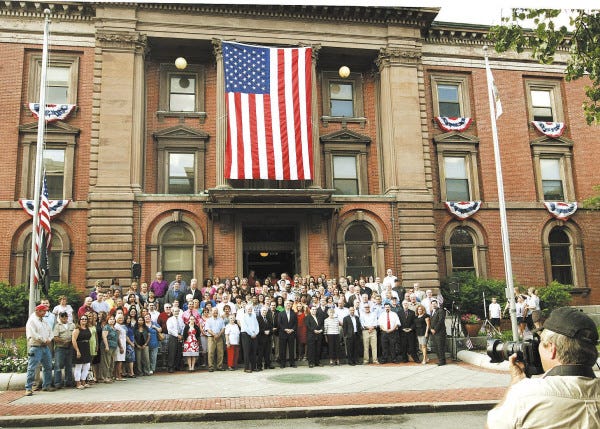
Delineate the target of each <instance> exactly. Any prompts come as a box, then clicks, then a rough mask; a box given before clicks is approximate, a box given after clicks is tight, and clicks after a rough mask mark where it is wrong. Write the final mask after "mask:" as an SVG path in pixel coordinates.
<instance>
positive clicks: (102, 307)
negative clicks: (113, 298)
mask: <svg viewBox="0 0 600 429" xmlns="http://www.w3.org/2000/svg"><path fill="white" fill-rule="evenodd" d="M92 310H94V311H95V312H96V313H100V312H101V311H104V312H105V313H106V314H108V313H109V312H110V306H109V305H108V303H107V302H106V301H104V294H103V293H102V292H98V294H97V295H96V301H94V302H92Z"/></svg>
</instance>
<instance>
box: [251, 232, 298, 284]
mask: <svg viewBox="0 0 600 429" xmlns="http://www.w3.org/2000/svg"><path fill="white" fill-rule="evenodd" d="M242 238H243V243H244V245H243V246H244V275H247V274H248V273H249V272H250V270H254V272H255V273H256V278H258V279H260V280H261V281H262V280H263V279H264V278H265V277H267V276H270V275H271V274H272V273H275V275H276V276H277V277H279V276H280V275H281V273H283V272H286V273H290V274H293V273H295V272H296V267H297V266H298V260H297V258H298V255H299V251H298V241H299V240H298V231H297V228H296V227H293V226H261V227H256V226H244V227H243V232H242Z"/></svg>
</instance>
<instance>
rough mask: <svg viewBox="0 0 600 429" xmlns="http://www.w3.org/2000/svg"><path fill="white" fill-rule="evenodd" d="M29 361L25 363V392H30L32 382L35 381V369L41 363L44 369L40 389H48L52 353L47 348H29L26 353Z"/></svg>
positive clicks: (50, 382) (50, 377)
mask: <svg viewBox="0 0 600 429" xmlns="http://www.w3.org/2000/svg"><path fill="white" fill-rule="evenodd" d="M27 356H28V357H29V361H28V362H27V381H26V382H25V390H31V388H32V386H33V380H34V379H35V369H36V367H37V366H38V365H39V364H40V363H41V364H42V368H43V369H44V381H43V383H42V388H46V387H50V385H51V384H52V353H50V347H48V346H43V347H41V346H31V347H30V348H29V352H28V353H27Z"/></svg>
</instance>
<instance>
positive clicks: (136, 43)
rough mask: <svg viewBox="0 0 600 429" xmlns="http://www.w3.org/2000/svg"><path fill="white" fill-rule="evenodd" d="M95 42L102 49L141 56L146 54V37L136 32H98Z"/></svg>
mask: <svg viewBox="0 0 600 429" xmlns="http://www.w3.org/2000/svg"><path fill="white" fill-rule="evenodd" d="M96 40H97V41H98V42H99V45H100V46H101V47H102V49H108V50H119V51H128V50H129V51H134V52H135V53H137V54H143V55H145V54H146V53H147V52H148V37H147V36H146V35H145V34H141V33H138V32H130V31H127V32H120V31H99V32H97V33H96Z"/></svg>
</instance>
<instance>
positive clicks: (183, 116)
mask: <svg viewBox="0 0 600 429" xmlns="http://www.w3.org/2000/svg"><path fill="white" fill-rule="evenodd" d="M206 116H207V115H206V112H169V111H166V110H158V111H157V112H156V117H157V118H158V120H159V121H162V120H163V119H164V118H179V121H180V122H182V123H183V121H184V120H185V119H186V118H198V119H199V120H200V123H201V124H203V123H204V121H205V119H206Z"/></svg>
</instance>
